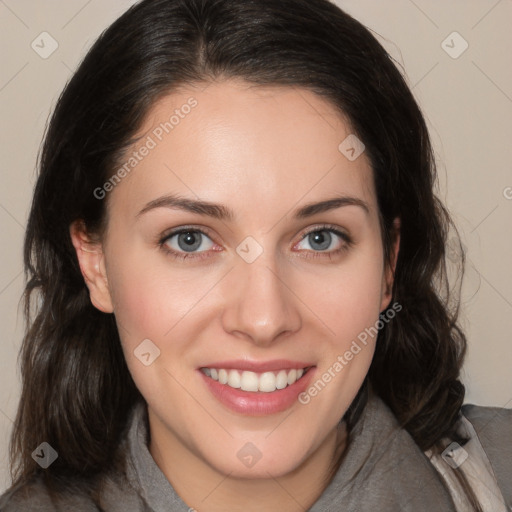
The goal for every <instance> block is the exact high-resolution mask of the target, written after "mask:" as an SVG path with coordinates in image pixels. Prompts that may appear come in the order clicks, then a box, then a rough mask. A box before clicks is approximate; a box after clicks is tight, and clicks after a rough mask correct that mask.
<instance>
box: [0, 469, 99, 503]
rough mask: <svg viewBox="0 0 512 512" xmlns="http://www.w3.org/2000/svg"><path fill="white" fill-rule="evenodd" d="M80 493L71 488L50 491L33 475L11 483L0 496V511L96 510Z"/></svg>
mask: <svg viewBox="0 0 512 512" xmlns="http://www.w3.org/2000/svg"><path fill="white" fill-rule="evenodd" d="M80 494H81V493H76V492H74V491H73V490H72V489H70V490H69V491H68V492H51V491H50V490H49V489H48V487H47V486H46V485H45V483H44V480H43V479H42V478H41V477H40V476H34V477H32V478H31V479H30V480H29V481H25V482H22V483H18V484H15V485H13V486H12V487H10V488H9V489H7V490H6V491H5V492H4V494H2V496H0V511H1V512H22V511H24V512H25V511H33V512H54V511H64V510H76V511H77V512H89V511H91V512H92V511H97V508H96V507H95V506H94V504H93V502H92V501H91V500H88V499H87V498H85V497H83V495H82V496H81V495H80Z"/></svg>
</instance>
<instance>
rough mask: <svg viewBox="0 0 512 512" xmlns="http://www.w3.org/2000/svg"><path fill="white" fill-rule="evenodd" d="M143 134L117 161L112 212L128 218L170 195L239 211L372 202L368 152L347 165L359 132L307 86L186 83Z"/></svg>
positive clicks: (149, 118)
mask: <svg viewBox="0 0 512 512" xmlns="http://www.w3.org/2000/svg"><path fill="white" fill-rule="evenodd" d="M138 135H139V137H140V138H139V140H138V142H137V143H135V144H134V145H133V146H132V147H131V148H129V150H128V151H127V152H126V154H125V155H124V157H123V159H122V161H121V162H120V163H119V164H118V168H121V166H123V165H124V167H125V169H126V170H127V172H126V173H123V174H125V177H123V179H122V180H121V182H120V183H119V184H117V185H116V186H115V187H114V189H113V191H112V192H111V197H110V199H111V200H110V203H111V205H110V206H109V207H111V208H115V209H118V208H120V209H123V210H124V213H125V214H127V215H130V216H132V215H133V214H134V210H135V209H136V208H138V209H139V210H140V209H141V208H142V207H143V206H144V204H146V203H147V202H149V201H151V200H154V199H155V198H156V197H157V196H159V195H163V194H166V193H173V194H180V195H183V196H186V197H190V198H196V199H197V198H200V199H202V200H206V201H212V202H221V203H224V204H229V205H230V206H231V209H233V210H234V211H237V210H239V211H240V214H241V215H244V212H245V213H246V215H253V214H254V208H255V207H256V206H258V209H260V210H265V208H266V206H268V207H269V208H271V209H275V208H276V206H277V205H282V208H283V210H284V209H286V208H287V207H288V209H289V208H292V206H293V205H294V204H297V203H298V202H300V201H301V198H302V199H303V202H310V201H313V200H315V199H318V198H321V199H324V198H325V197H326V195H329V196H332V195H335V194H345V195H352V196H358V197H360V198H362V199H365V200H366V201H367V202H368V203H369V204H370V206H374V200H375V198H374V191H373V179H372V172H371V166H370V163H369V160H368V158H367V156H366V154H365V153H362V154H361V155H360V156H359V157H358V158H357V159H355V160H349V159H348V158H347V157H346V154H345V153H343V152H342V151H341V150H340V144H342V143H343V141H344V140H346V139H347V137H349V136H350V137H353V136H354V135H353V134H352V129H351V127H350V124H349V123H348V122H347V120H346V119H345V118H344V117H343V116H342V114H341V113H340V112H339V111H338V110H337V109H336V108H335V107H334V106H333V105H332V104H331V103H330V102H329V101H327V100H326V99H324V98H322V97H320V96H318V95H317V94H315V93H313V92H311V91H309V90H306V89H303V88H296V87H289V86H286V87H284V86H265V87H262V86H259V85H258V86H255V85H253V84H249V83H247V82H245V81H242V80H226V81H222V82H214V83H209V84H198V85H195V86H194V85H188V86H186V87H182V88H180V89H179V90H176V91H174V92H172V93H170V94H168V95H166V96H164V97H162V98H161V99H160V100H159V101H158V102H156V103H155V104H154V105H153V106H152V107H151V109H150V110H149V112H148V114H147V115H146V118H145V121H144V123H143V125H142V127H141V129H140V130H139V133H138ZM349 140H350V139H349ZM144 148H145V149H144ZM137 211H138V210H137Z"/></svg>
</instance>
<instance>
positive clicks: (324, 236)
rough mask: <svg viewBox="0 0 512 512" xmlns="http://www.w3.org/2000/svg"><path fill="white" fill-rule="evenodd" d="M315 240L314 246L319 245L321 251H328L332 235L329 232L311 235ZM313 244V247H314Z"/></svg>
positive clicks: (317, 232)
mask: <svg viewBox="0 0 512 512" xmlns="http://www.w3.org/2000/svg"><path fill="white" fill-rule="evenodd" d="M310 236H311V237H312V239H313V243H314V244H318V245H319V246H320V247H317V249H319V250H323V249H327V248H328V247H329V245H330V243H331V234H330V233H328V232H327V231H316V232H315V233H312V234H311V235H310ZM313 243H312V244H311V245H313Z"/></svg>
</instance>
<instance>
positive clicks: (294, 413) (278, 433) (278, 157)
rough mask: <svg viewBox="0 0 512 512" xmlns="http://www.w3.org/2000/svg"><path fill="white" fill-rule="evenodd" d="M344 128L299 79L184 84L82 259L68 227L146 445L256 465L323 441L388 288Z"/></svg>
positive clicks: (165, 105) (270, 467)
mask: <svg viewBox="0 0 512 512" xmlns="http://www.w3.org/2000/svg"><path fill="white" fill-rule="evenodd" d="M191 98H193V99H191ZM187 105H188V106H187ZM172 115H174V118H171V116H172ZM166 122H167V124H165V123H166ZM351 133H352V131H351V128H350V126H349V124H348V123H347V122H346V121H345V120H344V119H343V118H342V117H341V116H340V115H339V114H338V113H337V112H336V110H335V109H334V107H333V106H332V105H331V104H330V103H328V102H326V101H325V100H323V99H322V98H320V97H319V96H317V95H315V94H313V93H312V92H309V91H306V90H303V89H296V88H290V87H286V88H285V87H265V88H263V87H261V86H259V87H254V86H252V87H251V86H250V85H249V84H248V83H246V82H243V81H234V80H230V81H224V82H217V83H213V84H210V85H209V86H207V87H206V88H205V86H204V85H203V86H202V87H199V86H198V87H193V86H188V88H186V89H182V90H180V91H179V92H174V93H172V94H170V95H168V96H166V97H165V98H163V99H162V100H161V101H159V102H158V103H156V104H155V105H154V106H153V108H152V109H151V111H150V112H149V114H148V116H147V118H146V121H145V124H144V126H143V127H142V129H141V130H140V135H141V139H139V142H138V143H136V144H135V145H134V146H133V147H132V148H131V149H130V150H129V151H128V153H127V155H126V158H125V160H124V161H123V162H122V163H121V165H120V166H119V168H121V166H122V165H123V164H124V163H127V165H126V166H125V167H124V169H125V172H124V173H123V172H119V173H118V177H119V178H120V180H117V181H116V182H112V183H114V184H115V186H113V185H112V183H111V184H110V186H109V185H107V186H106V187H105V188H106V189H107V190H109V191H108V195H107V198H106V200H108V228H107V232H106V234H105V237H104V238H103V240H102V244H101V246H99V247H98V251H97V253H96V255H94V256H91V254H92V253H91V251H90V250H87V251H85V252H84V251H81V250H80V243H81V242H80V238H79V235H77V234H76V233H73V235H72V236H73V241H74V243H75V247H77V253H78V256H79V259H80V263H81V267H82V271H83V273H84V275H85V277H86V281H87V284H88V286H89V289H90V292H91V293H90V294H91V300H92V301H93V303H94V304H95V306H96V307H98V308H99V309H101V310H103V311H107V312H114V314H115V318H116V321H117V323H118V327H119V332H120V336H121V341H122V346H123V350H124V354H125V357H126V361H127V364H128V367H129V370H130V372H131V374H132V376H133V379H134V381H135V383H136V385H137V387H138V388H139V390H140V391H141V393H142V395H143V396H144V398H145V399H146V401H147V404H148V411H149V417H150V426H151V435H152V439H154V440H155V446H156V445H158V443H157V441H160V446H166V447H168V448H170V447H172V450H173V453H179V454H180V455H181V456H183V457H184V458H186V457H189V458H190V459H194V460H195V461H196V462H200V463H202V464H204V465H205V466H208V467H210V468H214V469H215V470H217V471H220V472H223V473H231V474H232V476H239V477H250V478H257V477H259V476H261V477H264V476H268V474H269V473H271V474H272V475H275V476H279V475H285V474H287V473H290V472H291V471H293V470H294V469H296V468H297V467H299V465H300V464H302V463H303V462H304V461H305V460H307V459H308V457H310V456H311V455H312V454H314V453H315V452H317V451H318V450H320V449H321V447H322V446H323V444H324V443H325V442H326V440H327V439H330V438H331V437H332V434H333V432H335V429H336V425H337V424H338V423H339V422H340V419H341V418H342V416H343V414H344V413H345V411H346V410H347V408H348V407H349V405H350V403H351V402H352V400H353V399H354V397H355V395H356V393H357V390H358V389H359V387H360V386H361V384H362V382H363V380H364V377H365V376H366V374H367V371H368V368H369V365H370V363H371V360H372V356H373V353H374V346H375V339H373V338H372V337H367V339H366V342H365V343H361V341H360V340H361V337H360V338H359V340H358V336H359V335H360V334H361V333H363V332H365V329H367V328H370V327H373V326H374V325H375V323H376V322H377V320H378V316H379V313H380V312H381V311H382V310H383V309H384V308H386V307H387V306H388V304H389V302H390V299H391V296H390V293H389V290H390V285H391V282H390V279H391V278H390V272H389V270H386V268H385V265H384V257H383V247H382V242H381V233H380V228H379V218H378V209H377V201H376V194H375V190H374V185H373V179H372V171H371V167H370V163H369V160H368V158H367V156H366V154H365V153H364V152H363V153H362V154H361V155H360V156H359V157H358V158H356V159H355V160H354V159H353V158H352V159H349V158H347V157H346V156H345V155H346V154H347V153H346V152H345V154H344V153H343V152H342V151H340V149H339V148H338V147H339V145H340V143H341V142H342V141H344V139H346V137H347V136H349V135H350V134H351ZM143 146H145V147H146V148H147V150H143V149H141V148H142V147H143ZM134 152H137V154H136V155H134ZM348 154H349V155H351V153H350V152H349V153H348ZM130 158H132V159H133V160H132V161H130V160H129V159H130ZM119 174H120V175H121V176H119ZM98 195H101V193H100V192H99V193H98ZM99 200H101V199H99ZM315 205H316V206H315ZM91 258H96V259H94V264H93V263H92V261H93V260H92V259H91ZM143 340H144V341H143ZM354 341H356V344H357V346H358V347H359V349H356V348H355V346H354ZM348 352H351V353H352V357H350V356H349V355H348ZM315 389H316V392H315V391H314V390H315ZM213 440H214V442H213ZM155 450H156V448H155ZM256 459H259V460H256ZM255 460H256V463H253V462H252V461H255Z"/></svg>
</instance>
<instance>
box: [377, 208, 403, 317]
mask: <svg viewBox="0 0 512 512" xmlns="http://www.w3.org/2000/svg"><path fill="white" fill-rule="evenodd" d="M399 251H400V219H399V218H398V217H396V218H395V220H394V221H393V231H392V245H391V262H390V263H388V262H385V265H386V268H385V269H384V275H383V278H382V300H381V305H380V311H381V312H382V311H384V310H385V309H386V308H387V307H388V306H389V303H390V302H391V299H392V290H393V282H394V279H395V269H396V262H397V260H398V252H399Z"/></svg>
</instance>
